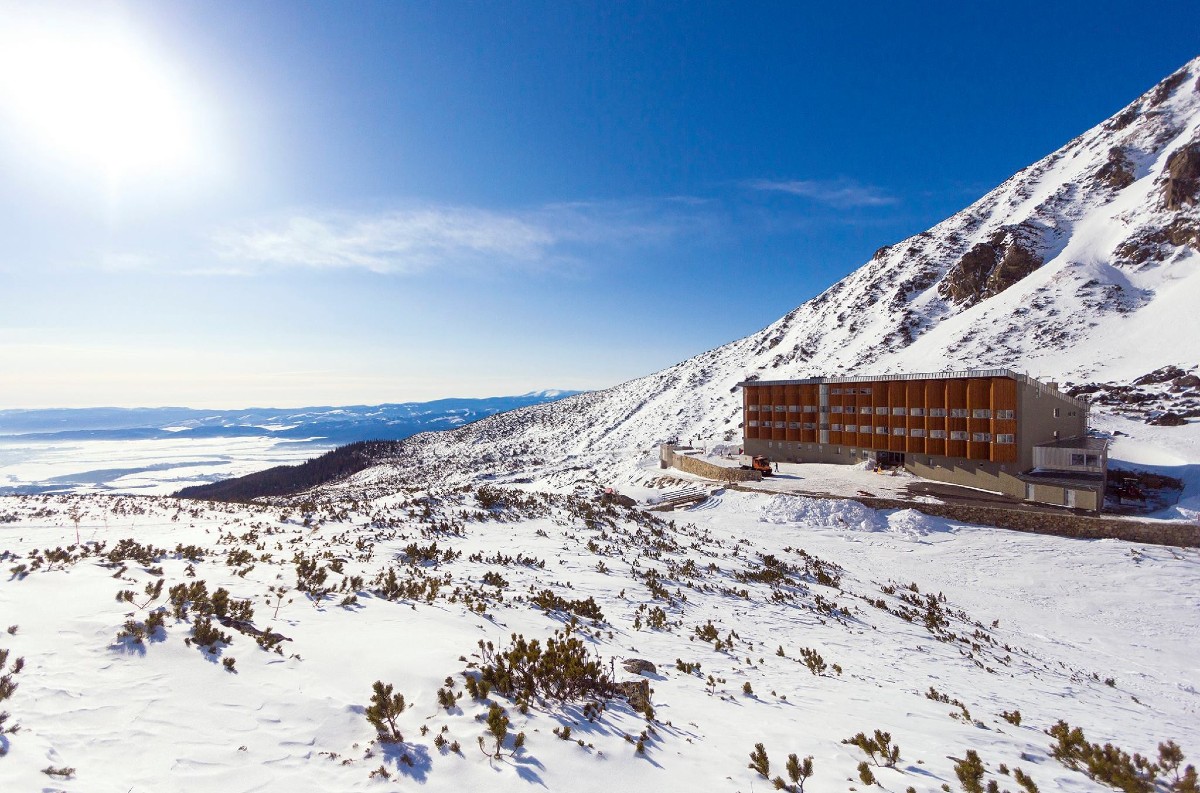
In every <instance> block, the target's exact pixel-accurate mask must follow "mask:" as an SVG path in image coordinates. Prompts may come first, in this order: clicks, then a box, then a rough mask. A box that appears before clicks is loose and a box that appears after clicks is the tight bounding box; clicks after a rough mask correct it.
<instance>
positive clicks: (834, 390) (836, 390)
mask: <svg viewBox="0 0 1200 793" xmlns="http://www.w3.org/2000/svg"><path fill="white" fill-rule="evenodd" d="M832 393H834V394H841V393H842V389H840V388H835V389H833V392H832Z"/></svg>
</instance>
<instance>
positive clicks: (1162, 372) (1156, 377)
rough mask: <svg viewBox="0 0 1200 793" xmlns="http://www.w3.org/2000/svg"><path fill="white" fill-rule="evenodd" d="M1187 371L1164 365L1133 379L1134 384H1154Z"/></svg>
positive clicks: (1178, 376)
mask: <svg viewBox="0 0 1200 793" xmlns="http://www.w3.org/2000/svg"><path fill="white" fill-rule="evenodd" d="M1186 374H1187V372H1185V371H1183V370H1182V369H1180V368H1179V367H1178V366H1164V367H1162V368H1161V369H1155V370H1154V371H1153V372H1149V373H1147V374H1144V375H1142V376H1141V377H1139V378H1138V379H1136V380H1134V381H1133V384H1134V385H1156V384H1158V383H1165V382H1167V381H1169V380H1175V379H1176V378H1180V377H1183V376H1184V375H1186Z"/></svg>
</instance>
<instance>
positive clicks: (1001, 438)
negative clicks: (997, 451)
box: [996, 432, 1017, 443]
mask: <svg viewBox="0 0 1200 793" xmlns="http://www.w3.org/2000/svg"><path fill="white" fill-rule="evenodd" d="M1016 442H1017V436H1016V435H1013V434H1012V433H1006V432H1001V433H1000V434H998V435H997V436H996V443H1016Z"/></svg>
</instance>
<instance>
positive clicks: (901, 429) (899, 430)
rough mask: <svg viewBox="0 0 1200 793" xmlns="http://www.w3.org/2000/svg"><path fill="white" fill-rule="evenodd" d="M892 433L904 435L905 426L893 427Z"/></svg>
mask: <svg viewBox="0 0 1200 793" xmlns="http://www.w3.org/2000/svg"><path fill="white" fill-rule="evenodd" d="M892 434H893V435H903V434H904V427H892Z"/></svg>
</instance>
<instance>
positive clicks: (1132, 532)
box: [850, 496, 1200, 548]
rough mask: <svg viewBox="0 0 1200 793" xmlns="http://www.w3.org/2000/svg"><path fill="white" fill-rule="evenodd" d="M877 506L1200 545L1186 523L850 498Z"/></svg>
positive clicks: (1076, 533) (1097, 536) (1028, 528)
mask: <svg viewBox="0 0 1200 793" xmlns="http://www.w3.org/2000/svg"><path fill="white" fill-rule="evenodd" d="M850 500H851V501H857V502H859V503H860V504H863V505H865V506H868V507H874V508H875V509H915V510H917V511H919V512H924V513H925V514H926V515H934V516H936V517H940V518H949V519H950V520H961V521H963V522H964V523H978V524H981V525H984V526H995V527H996V528H1000V529H1012V530H1013V531H1024V532H1029V533H1031V534H1050V535H1053V536H1055V537H1072V538H1075V539H1081V540H1127V541H1129V542H1144V543H1150V544H1152V545H1174V546H1177V547H1181V548H1200V526H1196V525H1191V524H1186V523H1149V522H1147V521H1134V520H1118V519H1114V518H1096V517H1091V516H1089V515H1076V514H1072V513H1067V512H1064V513H1061V514H1060V513H1055V512H1039V511H1032V510H1018V509H999V508H996V507H974V506H968V505H966V504H926V503H921V502H913V501H901V500H899V499H892V498H867V497H865V496H863V497H855V498H853V499H850Z"/></svg>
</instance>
